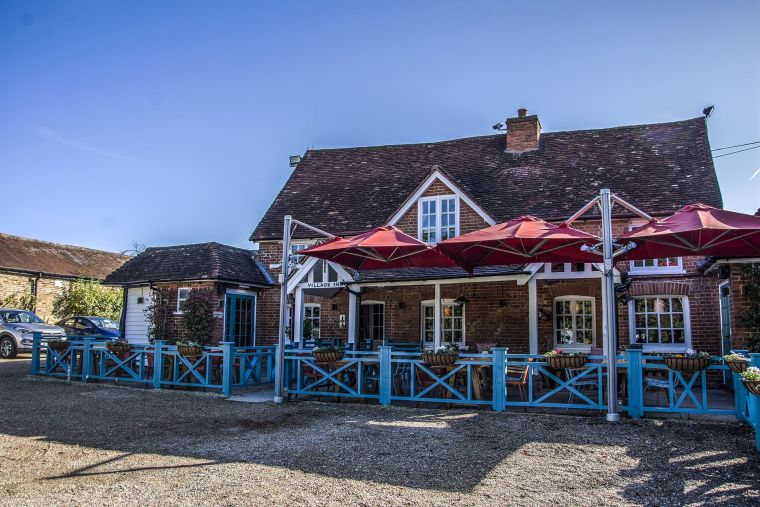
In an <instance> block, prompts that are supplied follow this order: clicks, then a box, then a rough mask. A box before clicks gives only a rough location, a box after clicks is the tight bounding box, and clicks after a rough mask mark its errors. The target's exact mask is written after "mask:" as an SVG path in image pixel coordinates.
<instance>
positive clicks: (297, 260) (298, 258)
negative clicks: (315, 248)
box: [289, 240, 314, 269]
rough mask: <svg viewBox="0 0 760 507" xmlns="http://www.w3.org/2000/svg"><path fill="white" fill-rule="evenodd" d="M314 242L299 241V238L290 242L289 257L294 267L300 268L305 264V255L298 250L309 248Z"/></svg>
mask: <svg viewBox="0 0 760 507" xmlns="http://www.w3.org/2000/svg"><path fill="white" fill-rule="evenodd" d="M312 244H314V242H313V241H298V240H295V241H292V242H291V243H290V256H289V259H290V262H291V264H292V265H293V268H294V269H299V268H300V267H301V266H303V259H304V256H303V255H299V254H297V253H296V252H298V251H299V250H303V249H305V248H308V247H310V246H312Z"/></svg>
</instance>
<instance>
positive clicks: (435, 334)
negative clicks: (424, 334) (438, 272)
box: [433, 283, 441, 349]
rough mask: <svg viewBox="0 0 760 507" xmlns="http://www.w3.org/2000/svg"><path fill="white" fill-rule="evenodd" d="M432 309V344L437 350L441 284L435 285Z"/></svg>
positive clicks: (438, 345)
mask: <svg viewBox="0 0 760 507" xmlns="http://www.w3.org/2000/svg"><path fill="white" fill-rule="evenodd" d="M434 305H435V306H434V307H433V319H435V324H434V325H433V343H434V345H433V346H434V347H435V348H436V349H437V348H438V347H440V346H441V284H440V283H437V284H435V303H434Z"/></svg>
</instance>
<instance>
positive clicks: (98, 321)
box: [90, 317, 119, 329]
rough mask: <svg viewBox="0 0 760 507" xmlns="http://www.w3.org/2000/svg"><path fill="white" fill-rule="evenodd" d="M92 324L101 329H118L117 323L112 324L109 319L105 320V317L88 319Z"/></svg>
mask: <svg viewBox="0 0 760 507" xmlns="http://www.w3.org/2000/svg"><path fill="white" fill-rule="evenodd" d="M90 320H91V321H92V323H93V324H95V325H96V326H98V327H99V328H101V329H119V323H118V322H114V321H112V320H111V319H106V318H105V317H96V318H92V319H90Z"/></svg>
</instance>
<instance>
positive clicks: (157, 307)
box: [144, 290, 178, 343]
mask: <svg viewBox="0 0 760 507" xmlns="http://www.w3.org/2000/svg"><path fill="white" fill-rule="evenodd" d="M144 311H145V320H147V321H148V338H149V339H150V341H151V343H152V342H153V341H154V340H166V341H167V342H169V343H176V341H177V339H178V337H177V336H174V335H170V334H169V326H170V319H171V313H172V312H171V310H170V308H169V293H168V291H166V290H154V291H153V293H152V294H151V298H150V299H149V300H148V306H146V307H145V310H144Z"/></svg>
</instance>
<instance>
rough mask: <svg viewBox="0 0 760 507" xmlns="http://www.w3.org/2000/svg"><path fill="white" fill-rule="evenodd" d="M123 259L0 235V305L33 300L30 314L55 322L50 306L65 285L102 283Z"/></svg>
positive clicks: (120, 256) (121, 256)
mask: <svg viewBox="0 0 760 507" xmlns="http://www.w3.org/2000/svg"><path fill="white" fill-rule="evenodd" d="M127 259H129V257H128V256H126V255H121V254H117V253H112V252H104V251H102V250H94V249H92V248H83V247H79V246H72V245H60V244H57V243H50V242H47V241H39V240H36V239H29V238H21V237H19V236H11V235H9V234H0V303H2V302H3V301H13V300H18V299H19V298H26V297H28V296H33V297H34V298H33V300H34V308H33V310H34V311H35V313H37V315H38V316H39V317H41V318H42V319H43V320H45V321H46V322H55V321H56V320H58V318H59V317H61V316H59V315H55V314H54V313H53V302H54V301H55V299H56V298H57V297H58V296H59V295H60V294H61V292H62V291H63V287H64V286H65V284H66V283H67V282H68V281H71V280H76V279H79V278H82V279H89V280H103V279H104V278H105V277H106V275H108V273H110V272H111V271H113V270H114V269H116V268H118V267H119V266H121V265H122V264H123V263H124V262H125V261H126V260H127Z"/></svg>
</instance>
